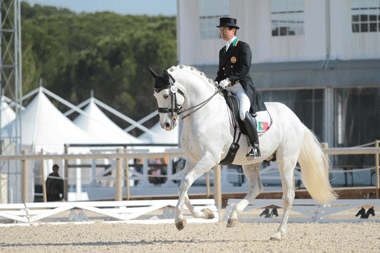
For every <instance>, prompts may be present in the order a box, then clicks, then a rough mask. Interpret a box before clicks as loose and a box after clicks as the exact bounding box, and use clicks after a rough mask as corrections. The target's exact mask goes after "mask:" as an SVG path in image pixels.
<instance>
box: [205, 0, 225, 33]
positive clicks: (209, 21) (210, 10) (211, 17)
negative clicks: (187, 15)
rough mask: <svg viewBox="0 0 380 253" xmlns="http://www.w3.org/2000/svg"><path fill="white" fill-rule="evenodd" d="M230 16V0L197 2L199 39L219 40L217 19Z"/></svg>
mask: <svg viewBox="0 0 380 253" xmlns="http://www.w3.org/2000/svg"><path fill="white" fill-rule="evenodd" d="M229 15H230V0H199V31H200V35H201V39H218V38H220V34H219V29H218V28H216V26H218V25H219V18H221V17H228V16H229Z"/></svg>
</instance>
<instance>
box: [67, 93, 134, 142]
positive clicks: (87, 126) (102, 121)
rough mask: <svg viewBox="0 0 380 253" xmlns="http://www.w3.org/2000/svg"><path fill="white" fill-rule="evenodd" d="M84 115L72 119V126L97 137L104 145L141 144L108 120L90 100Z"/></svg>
mask: <svg viewBox="0 0 380 253" xmlns="http://www.w3.org/2000/svg"><path fill="white" fill-rule="evenodd" d="M84 112H86V114H80V115H79V116H78V117H76V118H75V119H74V121H73V122H74V124H75V125H76V126H78V127H80V128H81V129H82V130H84V131H86V132H87V133H89V134H91V135H94V136H97V137H99V138H100V139H102V142H104V143H141V141H140V140H138V139H137V138H136V137H134V136H132V135H130V134H128V133H126V132H124V131H123V130H122V129H121V128H120V127H119V126H117V125H116V124H115V123H114V122H113V121H112V120H110V119H109V118H108V117H107V116H106V115H105V114H104V113H103V112H102V111H101V110H100V109H99V107H98V106H97V105H96V104H95V102H94V100H93V99H90V102H89V104H88V105H87V107H86V108H85V109H84Z"/></svg>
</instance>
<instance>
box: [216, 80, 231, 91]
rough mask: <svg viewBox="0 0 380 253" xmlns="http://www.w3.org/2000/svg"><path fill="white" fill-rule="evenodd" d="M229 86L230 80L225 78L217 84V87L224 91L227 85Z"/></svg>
mask: <svg viewBox="0 0 380 253" xmlns="http://www.w3.org/2000/svg"><path fill="white" fill-rule="evenodd" d="M230 84H231V81H230V79H228V78H226V79H224V80H222V81H220V83H219V87H221V88H223V89H225V88H226V87H227V86H228V85H230Z"/></svg>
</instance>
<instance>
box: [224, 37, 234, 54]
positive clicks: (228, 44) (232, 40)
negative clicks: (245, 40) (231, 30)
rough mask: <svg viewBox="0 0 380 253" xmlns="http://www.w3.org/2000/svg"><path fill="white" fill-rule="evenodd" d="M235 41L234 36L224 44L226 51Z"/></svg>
mask: <svg viewBox="0 0 380 253" xmlns="http://www.w3.org/2000/svg"><path fill="white" fill-rule="evenodd" d="M235 39H236V36H234V37H233V38H232V39H230V40H229V41H227V42H226V51H227V50H228V48H229V47H230V45H231V44H232V42H234V40H235Z"/></svg>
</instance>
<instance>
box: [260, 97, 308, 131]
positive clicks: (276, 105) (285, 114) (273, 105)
mask: <svg viewBox="0 0 380 253" xmlns="http://www.w3.org/2000/svg"><path fill="white" fill-rule="evenodd" d="M265 106H266V107H267V110H268V112H269V114H270V115H271V117H272V119H273V123H274V124H276V123H286V122H289V123H291V124H292V125H293V126H296V127H297V128H298V127H301V126H302V125H303V123H302V122H301V121H300V119H299V118H298V117H297V115H296V114H295V113H294V112H293V111H292V110H291V109H290V108H289V107H287V106H286V105H285V104H283V103H280V102H266V103H265ZM276 121H279V122H276Z"/></svg>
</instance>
